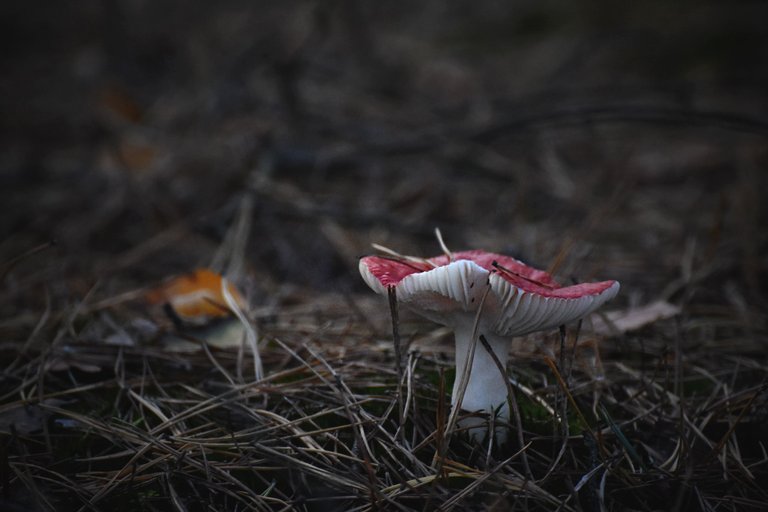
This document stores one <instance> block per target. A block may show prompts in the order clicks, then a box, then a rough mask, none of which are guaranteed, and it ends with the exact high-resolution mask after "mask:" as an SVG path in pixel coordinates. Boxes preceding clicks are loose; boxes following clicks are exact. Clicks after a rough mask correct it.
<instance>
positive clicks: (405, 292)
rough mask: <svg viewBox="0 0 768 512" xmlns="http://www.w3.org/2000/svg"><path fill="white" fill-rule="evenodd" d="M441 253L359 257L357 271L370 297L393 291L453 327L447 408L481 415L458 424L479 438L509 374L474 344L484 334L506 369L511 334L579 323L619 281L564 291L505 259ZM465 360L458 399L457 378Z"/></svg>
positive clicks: (497, 408) (501, 407) (502, 397)
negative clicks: (452, 376) (453, 350)
mask: <svg viewBox="0 0 768 512" xmlns="http://www.w3.org/2000/svg"><path fill="white" fill-rule="evenodd" d="M378 248H380V249H381V247H378ZM444 250H445V254H444V255H441V256H436V257H434V258H428V259H420V258H414V257H409V256H400V255H397V254H396V253H394V252H392V251H387V255H384V256H366V257H364V258H362V259H361V260H360V274H361V275H362V276H363V279H364V280H365V282H366V283H367V284H368V286H370V287H371V288H372V289H373V290H374V291H375V292H376V293H379V294H384V295H386V294H387V289H388V288H390V287H394V288H395V291H396V295H397V300H398V302H400V303H402V304H404V305H405V306H407V307H408V308H410V309H411V310H413V311H414V312H416V313H418V314H420V315H421V316H424V317H426V318H428V319H430V320H432V321H434V322H437V323H439V324H442V325H445V326H447V327H450V328H452V329H453V331H454V336H455V339H456V379H455V381H454V384H453V392H452V397H451V405H452V406H453V407H454V408H459V407H460V408H461V410H464V411H469V412H473V413H479V414H476V415H473V417H474V419H471V420H470V419H465V420H464V421H463V422H462V423H461V425H462V426H464V427H467V428H469V430H470V434H471V436H472V437H473V438H474V439H476V440H479V439H480V438H482V437H483V436H484V435H485V434H486V433H487V429H486V428H483V427H480V425H482V424H484V423H485V420H484V419H483V418H482V416H484V415H488V416H490V415H492V414H494V413H496V414H498V417H499V419H501V420H507V419H508V418H509V405H508V400H507V398H508V397H507V394H508V392H507V391H508V385H507V376H506V374H505V373H504V374H502V372H500V371H499V367H498V366H497V364H496V362H495V361H494V357H493V356H492V355H491V354H490V353H489V352H488V351H487V349H485V348H484V347H485V346H486V344H485V343H483V344H481V343H478V339H479V338H480V337H481V336H482V337H483V338H484V339H485V340H486V341H487V346H488V347H490V349H491V350H492V351H493V354H494V355H495V357H496V358H497V359H498V361H500V362H501V364H502V365H504V364H506V361H507V359H508V357H509V350H510V341H511V339H512V338H513V337H515V336H522V335H524V334H529V333H532V332H535V331H543V330H546V329H551V328H553V327H557V326H560V325H563V324H566V323H568V322H571V321H573V320H576V319H579V318H583V317H584V316H586V315H588V314H590V313H592V312H593V311H595V310H596V309H597V308H599V307H600V306H601V305H602V304H603V303H605V302H606V301H608V300H610V299H612V298H613V297H614V296H616V294H617V293H618V291H619V283H618V282H617V281H602V282H598V283H582V284H577V285H573V286H565V287H563V286H561V285H560V284H558V283H557V282H556V281H555V280H554V279H553V278H552V276H550V275H549V274H548V273H546V272H544V271H542V270H537V269H535V268H533V267H529V266H528V265H526V264H524V263H522V262H521V261H518V260H516V259H514V258H512V257H509V256H503V255H501V254H494V253H489V252H485V251H479V250H473V251H463V252H456V253H450V252H449V251H447V250H446V249H445V248H444ZM481 302H482V306H481ZM476 319H477V320H476ZM475 323H477V326H475ZM470 360H471V363H470V364H471V366H470V369H469V374H468V380H467V382H466V387H465V389H464V394H463V397H461V396H460V395H461V385H462V383H461V381H462V376H463V375H464V374H465V369H466V367H467V365H468V363H469V362H470ZM459 401H460V403H459ZM503 437H505V436H502V439H503Z"/></svg>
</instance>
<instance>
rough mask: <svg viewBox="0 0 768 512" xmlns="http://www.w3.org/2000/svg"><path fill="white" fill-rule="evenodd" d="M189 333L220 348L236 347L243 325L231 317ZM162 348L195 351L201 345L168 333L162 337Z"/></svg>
mask: <svg viewBox="0 0 768 512" xmlns="http://www.w3.org/2000/svg"><path fill="white" fill-rule="evenodd" d="M189 334H190V335H191V336H194V337H195V338H197V339H200V340H205V342H206V343H207V344H208V345H209V346H211V347H214V348H217V349H220V350H225V349H232V348H235V349H236V348H239V347H240V346H241V345H242V343H243V339H244V338H245V327H244V326H243V324H242V322H240V321H239V320H237V319H234V318H233V319H229V320H225V321H223V322H216V323H214V324H212V325H210V326H205V327H201V328H198V329H195V331H194V332H190V333H189ZM163 348H165V350H167V351H169V352H197V351H199V350H201V348H202V347H201V346H200V344H199V343H195V342H193V341H190V340H189V339H184V338H181V337H179V336H175V335H173V334H169V335H167V336H165V337H164V338H163Z"/></svg>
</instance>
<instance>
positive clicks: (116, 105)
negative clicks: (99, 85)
mask: <svg viewBox="0 0 768 512" xmlns="http://www.w3.org/2000/svg"><path fill="white" fill-rule="evenodd" d="M99 103H101V105H102V106H103V107H104V109H105V110H107V111H108V112H109V113H110V114H112V115H114V116H116V117H118V118H120V119H122V120H124V121H128V122H131V123H138V122H140V121H141V118H142V111H141V107H139V104H138V103H136V101H134V100H133V98H131V97H130V96H129V95H128V93H126V92H125V91H124V90H122V89H120V88H118V87H106V88H105V89H104V90H102V91H101V94H100V96H99Z"/></svg>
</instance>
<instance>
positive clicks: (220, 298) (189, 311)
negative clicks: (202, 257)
mask: <svg viewBox="0 0 768 512" xmlns="http://www.w3.org/2000/svg"><path fill="white" fill-rule="evenodd" d="M227 290H229V293H230V294H231V295H232V298H233V299H234V301H235V303H236V304H237V306H238V307H239V308H241V309H245V300H244V299H243V296H242V295H240V292H238V291H237V288H235V287H234V286H233V285H232V283H228V284H227ZM146 298H147V302H149V303H150V304H168V305H169V306H170V307H171V308H172V309H173V312H174V313H175V314H176V315H177V316H178V317H179V318H180V319H181V320H184V321H185V322H189V323H193V324H197V325H200V324H205V323H207V322H208V321H210V320H211V319H213V318H220V317H225V316H228V315H230V313H231V311H230V309H229V307H228V306H227V301H226V300H225V299H224V295H223V294H222V277H221V275H219V274H217V273H216V272H213V271H211V270H209V269H205V268H200V269H197V270H195V271H194V272H192V273H190V274H185V275H183V276H179V277H176V278H173V279H171V280H170V281H168V282H166V283H165V284H163V285H161V286H159V287H157V288H155V289H153V290H150V291H149V292H148V293H147V295H146Z"/></svg>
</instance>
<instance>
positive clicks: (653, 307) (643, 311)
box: [592, 300, 680, 334]
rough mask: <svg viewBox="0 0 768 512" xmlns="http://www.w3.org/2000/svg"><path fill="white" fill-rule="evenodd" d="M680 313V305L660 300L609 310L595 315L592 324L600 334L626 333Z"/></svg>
mask: <svg viewBox="0 0 768 512" xmlns="http://www.w3.org/2000/svg"><path fill="white" fill-rule="evenodd" d="M679 314H680V307H679V306H676V305H674V304H670V303H669V302H667V301H663V300H658V301H656V302H651V303H650V304H646V305H644V306H639V307H635V308H629V309H622V310H618V311H607V312H605V313H603V315H595V316H593V319H592V325H593V328H594V330H595V332H596V333H598V334H617V333H625V332H629V331H634V330H637V329H640V328H642V327H645V326H646V325H649V324H652V323H654V322H657V321H659V320H665V319H667V318H672V317H674V316H676V315H679ZM606 320H607V321H606Z"/></svg>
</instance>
